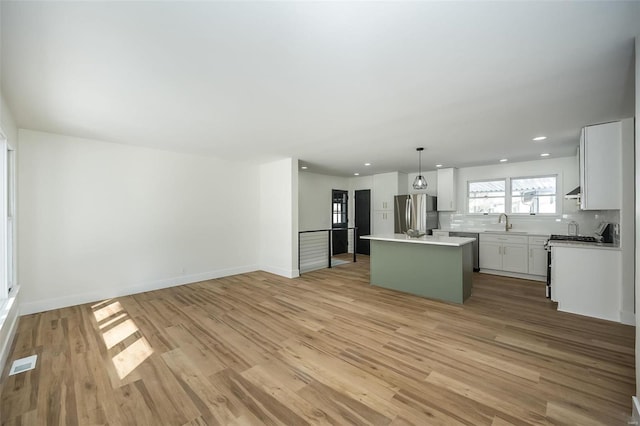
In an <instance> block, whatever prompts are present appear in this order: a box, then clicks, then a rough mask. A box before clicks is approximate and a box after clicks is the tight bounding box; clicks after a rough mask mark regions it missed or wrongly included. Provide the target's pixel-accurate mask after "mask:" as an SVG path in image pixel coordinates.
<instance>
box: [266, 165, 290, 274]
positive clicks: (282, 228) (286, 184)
mask: <svg viewBox="0 0 640 426" xmlns="http://www.w3.org/2000/svg"><path fill="white" fill-rule="evenodd" d="M259 180H260V187H259V203H258V206H259V207H258V210H259V217H260V220H259V230H260V232H259V234H260V235H259V242H258V247H259V264H260V265H261V267H260V268H261V269H262V270H264V271H267V272H272V273H275V274H277V275H281V276H284V277H293V276H296V272H295V271H296V270H297V268H298V161H297V160H296V159H294V158H285V159H282V160H276V161H272V162H269V163H265V164H261V165H260V179H259Z"/></svg>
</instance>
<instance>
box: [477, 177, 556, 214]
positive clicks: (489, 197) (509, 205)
mask: <svg viewBox="0 0 640 426" xmlns="http://www.w3.org/2000/svg"><path fill="white" fill-rule="evenodd" d="M557 197H558V193H557V176H555V175H548V176H531V177H515V178H509V179H507V178H505V179H493V180H482V181H469V182H468V193H467V199H468V207H467V213H471V214H499V213H507V212H508V213H509V214H556V213H557V212H558V209H557Z"/></svg>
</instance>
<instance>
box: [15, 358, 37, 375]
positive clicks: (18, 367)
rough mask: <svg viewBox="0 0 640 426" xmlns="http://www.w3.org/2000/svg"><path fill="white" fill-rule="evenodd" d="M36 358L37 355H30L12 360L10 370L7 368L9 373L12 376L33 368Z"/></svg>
mask: <svg viewBox="0 0 640 426" xmlns="http://www.w3.org/2000/svg"><path fill="white" fill-rule="evenodd" d="M37 359H38V355H31V356H28V357H26V358H20V359H17V360H15V361H13V364H12V365H11V370H9V375H10V376H13V375H14V374H18V373H23V372H25V371H29V370H33V369H34V368H36V360H37Z"/></svg>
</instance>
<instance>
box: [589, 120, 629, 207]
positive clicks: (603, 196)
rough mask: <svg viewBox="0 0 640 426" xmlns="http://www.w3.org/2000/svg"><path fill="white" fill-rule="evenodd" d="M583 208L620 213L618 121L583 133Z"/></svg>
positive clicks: (620, 180)
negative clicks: (617, 211)
mask: <svg viewBox="0 0 640 426" xmlns="http://www.w3.org/2000/svg"><path fill="white" fill-rule="evenodd" d="M579 161H580V191H581V196H580V208H581V209H583V210H619V209H620V207H621V204H622V203H621V200H622V194H621V192H622V189H621V188H622V134H621V123H620V122H619V121H616V122H613V123H606V124H598V125H595V126H587V127H585V128H583V129H582V133H581V135H580V153H579Z"/></svg>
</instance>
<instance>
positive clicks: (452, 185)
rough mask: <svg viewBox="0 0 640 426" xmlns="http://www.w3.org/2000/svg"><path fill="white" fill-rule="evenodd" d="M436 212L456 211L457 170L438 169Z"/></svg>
mask: <svg viewBox="0 0 640 426" xmlns="http://www.w3.org/2000/svg"><path fill="white" fill-rule="evenodd" d="M437 186H438V194H437V196H438V211H456V210H457V203H456V200H457V188H458V170H457V169H454V168H448V169H438V185H437Z"/></svg>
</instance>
